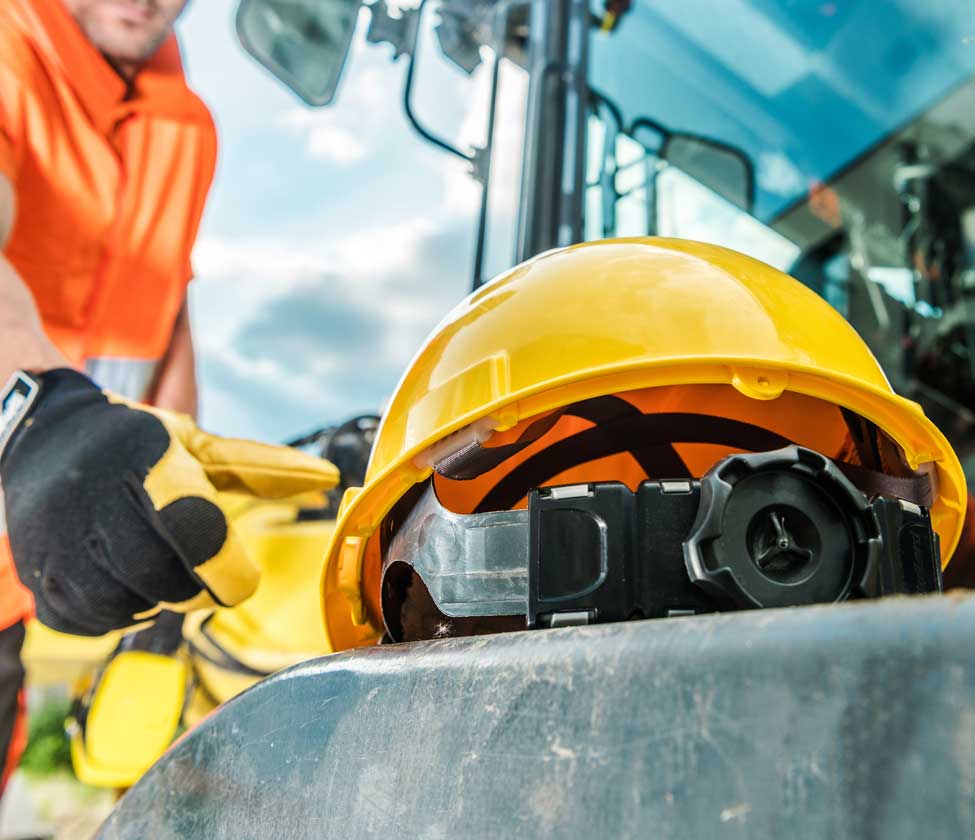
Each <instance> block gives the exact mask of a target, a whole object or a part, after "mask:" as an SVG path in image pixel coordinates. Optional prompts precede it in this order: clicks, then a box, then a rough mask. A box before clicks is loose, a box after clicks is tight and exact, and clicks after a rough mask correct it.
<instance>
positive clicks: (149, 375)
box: [85, 358, 159, 401]
mask: <svg viewBox="0 0 975 840" xmlns="http://www.w3.org/2000/svg"><path fill="white" fill-rule="evenodd" d="M158 365H159V362H158V361H156V360H154V359H117V358H100V359H88V361H86V362H85V374H87V375H88V376H89V377H91V379H92V380H94V382H95V383H96V384H97V385H98V387H99V388H104V389H105V390H106V391H111V392H112V393H113V394H118V395H119V396H120V397H125V398H126V399H129V400H136V401H140V400H144V399H145V398H146V397H147V396H148V394H149V388H150V387H151V386H152V380H153V378H154V377H155V375H156V368H157V367H158Z"/></svg>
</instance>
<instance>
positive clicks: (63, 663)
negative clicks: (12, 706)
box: [21, 618, 122, 686]
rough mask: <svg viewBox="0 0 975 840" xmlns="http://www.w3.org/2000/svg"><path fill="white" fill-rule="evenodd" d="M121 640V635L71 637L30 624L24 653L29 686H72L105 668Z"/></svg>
mask: <svg viewBox="0 0 975 840" xmlns="http://www.w3.org/2000/svg"><path fill="white" fill-rule="evenodd" d="M121 636H122V634H121V632H113V633H108V634H106V635H104V636H69V635H68V634H66V633H59V632H58V631H57V630H52V629H51V628H50V627H47V626H46V625H44V624H41V623H40V622H39V621H38V620H37V619H36V618H35V619H32V620H31V621H29V622H27V635H26V637H25V639H24V648H23V650H22V651H21V661H22V662H23V663H24V667H25V668H26V670H27V683H28V685H30V686H40V685H71V684H72V683H74V682H76V681H77V680H78V679H79V678H80V677H81V676H82V675H83V674H85V673H87V672H89V671H93V670H95V669H96V668H99V667H101V664H102V663H103V662H104V661H105V660H106V659H107V658H108V655H109V654H110V653H111V652H112V651H113V650H115V647H116V646H117V645H118V641H119V639H120V638H121Z"/></svg>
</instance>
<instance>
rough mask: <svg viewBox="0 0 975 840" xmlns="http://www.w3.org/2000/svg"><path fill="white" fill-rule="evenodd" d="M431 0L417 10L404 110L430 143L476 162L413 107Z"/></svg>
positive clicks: (426, 0) (469, 153)
mask: <svg viewBox="0 0 975 840" xmlns="http://www.w3.org/2000/svg"><path fill="white" fill-rule="evenodd" d="M428 2H429V0H421V2H420V5H419V8H417V10H416V18H415V23H414V29H413V35H412V41H413V44H412V47H411V49H410V50H409V54H410V63H409V66H408V67H407V69H406V88H405V89H404V91H403V110H404V111H405V112H406V118H407V119H408V120H409V121H410V125H412V126H413V128H414V129H415V130H416V132H417V134H419V135H420V136H421V137H422V138H423V139H424V140H426V141H427V142H428V143H432V144H433V145H434V146H437V147H438V148H440V149H443V150H444V151H445V152H449V153H450V154H452V155H456V156H457V157H459V158H461V159H462V160H466V161H467V162H468V163H470V164H474V163H476V161H477V156H476V155H475V154H473V153H471V152H465V151H463V150H462V149H458V148H457V147H456V146H454V145H453V144H452V143H450V142H448V141H447V140H444V139H443V138H442V137H438V136H437V135H436V134H434V133H433V132H432V131H430V130H429V129H428V128H427V127H426V126H425V125H423V124H422V123H421V122H420V121H419V120H418V119H417V117H416V112H415V110H414V109H413V87H414V86H413V79H414V72H415V70H416V62H417V56H418V55H419V49H418V48H419V46H420V22H421V21H422V20H423V10H424V9H425V8H426V5H427V3H428Z"/></svg>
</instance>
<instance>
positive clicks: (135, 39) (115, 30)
mask: <svg viewBox="0 0 975 840" xmlns="http://www.w3.org/2000/svg"><path fill="white" fill-rule="evenodd" d="M0 2H2V0H0ZM82 27H83V29H84V30H85V34H86V35H87V36H88V40H89V41H91V42H92V44H94V45H95V47H97V48H98V50H99V52H101V53H102V54H103V55H104V56H105V57H106V58H108V59H109V61H111V62H112V63H113V64H125V65H140V64H143V63H145V62H146V61H148V60H149V59H150V58H152V57H153V56H154V55H155V54H156V52H157V51H158V49H159V47H160V46H162V43H163V41H164V40H165V39H166V33H165V32H164V33H163V34H162V35H160V34H159V33H156V32H140V31H138V30H136V29H135V28H134V27H132V26H125V25H124V24H120V23H118V24H117V23H114V22H113V23H101V24H95V25H88V26H85V25H84V24H82Z"/></svg>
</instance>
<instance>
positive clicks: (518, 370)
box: [322, 238, 966, 650]
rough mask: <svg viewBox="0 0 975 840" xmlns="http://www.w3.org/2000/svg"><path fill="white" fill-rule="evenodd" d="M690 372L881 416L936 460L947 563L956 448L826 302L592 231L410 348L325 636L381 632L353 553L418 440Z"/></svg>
mask: <svg viewBox="0 0 975 840" xmlns="http://www.w3.org/2000/svg"><path fill="white" fill-rule="evenodd" d="M698 383H700V384H724V385H731V386H732V387H733V388H735V389H736V390H737V391H738V392H739V393H741V394H744V395H745V396H748V397H751V398H753V399H756V400H775V399H776V398H777V397H778V396H779V395H780V394H782V393H783V392H785V391H792V392H796V393H799V394H805V395H808V396H811V397H815V398H817V399H821V400H826V401H828V402H831V403H834V404H837V405H840V406H844V407H846V408H849V409H851V410H852V411H854V412H856V413H858V414H860V415H861V416H863V417H865V418H867V419H868V420H871V421H872V422H874V423H875V424H877V425H878V426H879V427H880V428H881V429H883V430H884V431H885V432H887V434H888V435H889V436H890V437H891V438H893V439H894V440H895V441H896V442H897V443H898V444H899V445H900V447H901V448H902V450H903V452H904V455H905V458H906V459H907V461H908V463H909V464H910V465H911V467H913V468H921V467H923V466H924V465H933V466H932V467H931V468H932V469H934V470H935V471H936V474H937V475H936V479H937V487H938V495H937V500H936V501H935V503H934V505H933V507H932V510H931V515H932V521H933V524H934V527H935V529H936V530H937V531H938V534H939V535H940V538H941V548H942V562H943V563H947V561H948V559H949V558H950V557H951V553H952V552H953V550H954V548H955V545H956V544H957V542H958V538H959V536H960V533H961V526H962V521H963V512H964V502H965V494H966V490H965V482H964V476H963V473H962V470H961V466H960V464H959V463H958V459H957V457H956V456H955V453H954V452H953V450H952V449H951V446H950V445H949V443H948V441H947V440H946V439H945V437H944V436H943V435H942V434H941V432H940V431H939V430H938V429H937V428H936V427H935V426H934V425H933V424H932V423H931V422H930V421H929V420H928V419H927V418H926V417H925V416H924V413H923V411H922V409H921V407H920V406H919V405H918V404H916V403H914V402H911V401H909V400H906V399H903V398H901V397H899V396H897V395H896V394H894V392H893V390H892V389H891V387H890V384H889V383H888V381H887V378H886V377H885V376H884V373H883V371H882V370H881V368H880V365H879V364H878V363H877V361H876V359H874V357H873V355H872V354H871V353H870V351H869V350H868V348H867V346H866V345H865V344H864V343H863V341H862V340H861V339H860V337H859V336H858V335H857V333H856V332H855V331H854V329H853V328H852V327H851V326H850V325H849V324H848V323H847V322H846V321H845V320H844V319H843V317H842V316H841V315H840V314H839V313H838V312H837V311H836V310H835V309H833V308H832V307H831V306H830V305H829V304H827V303H826V302H825V301H824V300H823V299H822V298H820V297H819V296H818V295H816V294H815V293H813V292H812V291H810V290H809V289H807V288H806V287H805V286H803V285H802V284H801V283H799V282H798V281H796V280H794V279H792V278H790V277H788V276H787V275H785V274H783V273H781V272H779V271H777V270H776V269H773V268H771V267H770V266H768V265H766V264H764V263H762V262H759V261H758V260H754V259H752V258H750V257H746V256H743V255H742V254H739V253H737V252H735V251H731V250H728V249H725V248H720V247H718V246H715V245H706V244H702V243H697V242H690V241H683V240H675V239H650V238H644V239H620V240H608V241H603V242H591V243H585V244H582V245H575V246H572V247H570V248H566V249H562V250H557V251H551V252H548V253H547V254H543V255H541V256H540V257H537V258H535V259H533V260H531V261H529V262H527V263H524V264H522V265H520V266H518V267H516V268H514V269H513V270H511V271H510V272H508V273H507V274H505V275H503V276H501V277H500V278H498V279H496V280H495V281H493V282H492V283H490V284H488V285H487V286H486V287H484V288H482V289H481V290H479V291H478V292H476V293H475V294H473V295H471V296H470V297H468V298H467V299H466V300H464V301H463V302H462V303H461V304H460V305H459V306H457V307H456V308H455V309H454V310H453V311H452V312H451V313H450V314H448V315H447V317H446V318H445V319H444V320H443V321H442V322H441V323H440V325H439V326H438V327H437V328H436V330H435V331H434V333H433V334H432V335H431V336H430V338H429V339H428V340H427V342H426V344H425V345H424V346H423V348H422V349H421V350H420V352H419V353H418V355H417V356H416V358H415V359H414V361H413V363H412V365H411V367H410V368H409V370H408V371H407V372H406V374H405V376H404V377H403V379H402V380H401V382H400V384H399V386H398V388H397V390H396V392H395V394H394V395H393V398H392V400H391V401H390V404H389V408H388V410H387V412H386V416H385V419H384V420H383V423H382V425H381V427H380V429H379V432H378V434H377V438H376V444H375V449H374V451H373V455H372V460H371V462H370V465H369V471H368V474H367V476H366V482H365V487H364V488H362V489H361V490H358V489H356V490H354V491H353V490H350V491H349V493H350V494H354V495H350V497H349V499H348V501H343V504H342V508H341V512H340V516H339V521H338V523H337V526H336V530H335V534H334V537H333V540H332V542H331V544H330V546H329V550H328V556H327V560H326V569H325V574H324V576H323V580H322V596H323V609H324V612H325V617H326V626H327V632H328V637H329V641H330V643H331V645H332V647H334V649H336V650H343V649H346V648H349V647H354V646H357V645H362V644H368V643H370V642H372V641H374V640H375V638H376V637H377V635H378V633H379V629H380V628H379V627H377V626H375V625H374V624H373V623H372V622H370V621H369V620H367V619H368V616H367V615H366V610H365V607H364V603H365V600H366V596H365V591H364V589H363V586H364V580H363V573H362V567H363V553H364V550H365V548H366V546H367V543H368V537H369V536H371V535H372V534H373V533H374V532H375V530H376V529H377V527H378V526H379V524H380V523H381V522H382V520H383V518H384V517H385V516H386V514H387V513H388V512H389V510H390V509H391V507H392V506H393V505H394V504H395V502H396V501H397V500H398V499H399V498H400V497H401V496H402V495H403V493H404V492H405V491H406V490H407V489H409V487H410V486H412V485H413V484H414V483H415V482H417V481H421V480H423V479H424V478H426V477H427V476H429V475H430V461H431V459H430V458H429V457H424V454H425V453H426V450H428V448H430V447H432V446H434V445H436V444H438V443H441V442H442V441H444V439H445V438H446V437H448V436H449V435H451V434H453V433H455V432H458V431H460V430H463V429H467V428H468V427H471V426H472V424H475V423H476V422H477V421H482V423H486V424H487V428H488V431H490V429H494V430H498V431H503V430H505V429H508V428H511V427H512V426H513V425H514V424H516V423H518V422H519V421H521V420H523V419H525V418H528V417H533V416H535V415H538V414H541V413H542V412H546V411H551V410H553V409H555V408H559V407H561V406H564V405H567V404H570V403H573V402H576V401H579V400H583V399H588V398H590V397H594V396H598V395H601V394H611V393H620V392H624V391H630V390H636V389H644V388H652V387H657V386H669V385H689V384H698ZM485 418H489V419H487V420H486V419H485ZM475 429H476V430H477V431H478V433H480V431H481V430H480V428H479V427H475ZM427 455H428V456H429V453H427ZM371 584H372V585H373V586H375V585H376V582H375V581H372V582H371Z"/></svg>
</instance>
